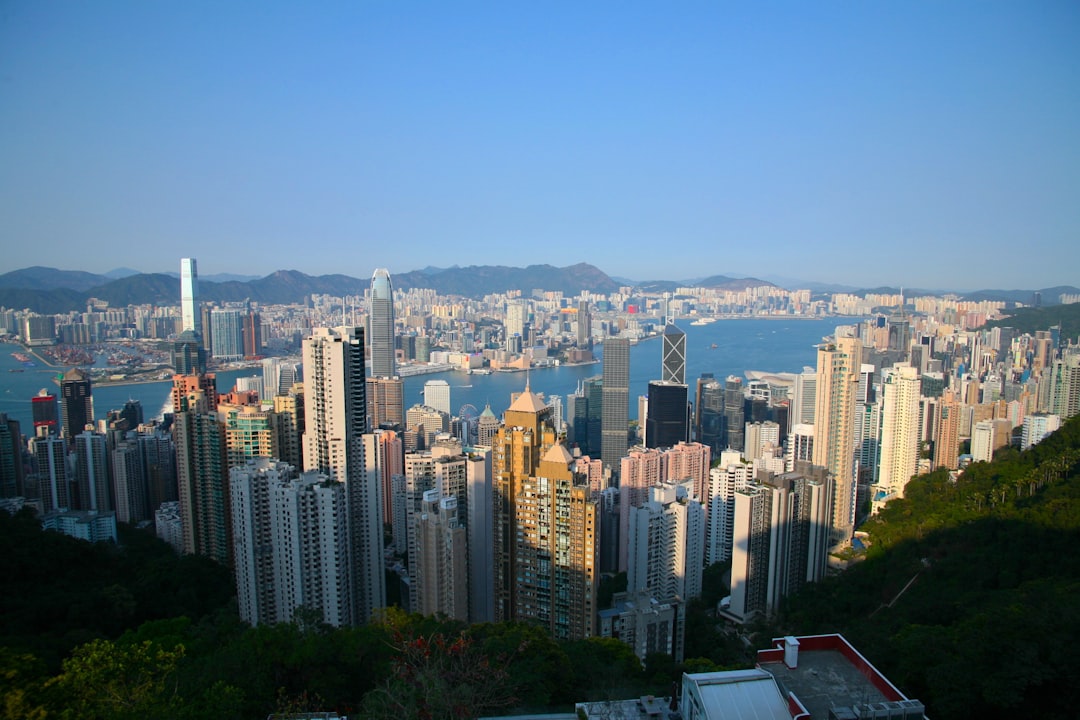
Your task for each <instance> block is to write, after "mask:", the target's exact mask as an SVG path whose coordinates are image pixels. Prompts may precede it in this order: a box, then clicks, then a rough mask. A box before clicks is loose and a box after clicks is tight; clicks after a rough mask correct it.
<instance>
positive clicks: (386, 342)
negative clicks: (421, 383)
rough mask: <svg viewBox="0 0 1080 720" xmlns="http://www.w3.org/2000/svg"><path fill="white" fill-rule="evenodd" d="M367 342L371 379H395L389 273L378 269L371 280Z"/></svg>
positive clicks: (392, 307) (392, 295) (392, 303)
mask: <svg viewBox="0 0 1080 720" xmlns="http://www.w3.org/2000/svg"><path fill="white" fill-rule="evenodd" d="M368 324H369V327H368V332H369V338H368V342H369V343H371V376H372V377H387V378H389V377H394V376H395V375H397V370H396V367H397V362H396V358H395V349H394V288H393V286H392V285H391V284H390V271H389V270H387V269H385V268H377V269H376V270H375V273H374V274H373V275H372V276H371V312H370V313H369V315H368Z"/></svg>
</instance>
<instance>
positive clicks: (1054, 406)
mask: <svg viewBox="0 0 1080 720" xmlns="http://www.w3.org/2000/svg"><path fill="white" fill-rule="evenodd" d="M1047 372H1048V373H1049V375H1050V382H1049V385H1050V403H1049V408H1048V409H1049V411H1050V412H1051V413H1053V414H1054V415H1057V416H1059V417H1060V418H1061V419H1062V420H1067V419H1069V418H1071V417H1072V416H1073V415H1076V414H1080V353H1076V352H1072V353H1070V354H1067V355H1065V357H1063V358H1061V359H1060V360H1054V361H1053V363H1052V364H1050V365H1049V366H1048V368H1047Z"/></svg>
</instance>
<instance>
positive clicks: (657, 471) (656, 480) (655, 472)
mask: <svg viewBox="0 0 1080 720" xmlns="http://www.w3.org/2000/svg"><path fill="white" fill-rule="evenodd" d="M663 455H664V454H663V453H662V452H661V451H660V450H657V449H654V448H646V447H642V446H636V447H632V448H630V449H629V450H627V452H626V455H625V456H624V457H623V458H622V460H620V462H619V487H618V491H619V533H618V536H617V538H615V541H616V543H617V547H618V563H619V564H618V570H619V572H626V569H627V562H628V554H627V553H628V546H627V544H626V539H627V538H628V537H629V532H630V514H631V510H632V509H633V508H636V507H641V506H642V505H644V504H645V503H646V502H648V501H649V493H650V488H653V487H655V486H657V485H659V484H660V483H661V482H662V481H663V480H665V479H666V476H665V474H664V460H663Z"/></svg>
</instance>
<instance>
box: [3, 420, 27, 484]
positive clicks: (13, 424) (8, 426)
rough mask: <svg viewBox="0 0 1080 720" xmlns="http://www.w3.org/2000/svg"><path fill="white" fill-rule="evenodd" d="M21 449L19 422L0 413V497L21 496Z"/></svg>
mask: <svg viewBox="0 0 1080 720" xmlns="http://www.w3.org/2000/svg"><path fill="white" fill-rule="evenodd" d="M22 449H23V444H22V432H21V430H20V428H19V421H18V420H12V419H9V418H8V416H7V413H0V497H5V498H8V497H17V496H20V495H22V494H23V462H22Z"/></svg>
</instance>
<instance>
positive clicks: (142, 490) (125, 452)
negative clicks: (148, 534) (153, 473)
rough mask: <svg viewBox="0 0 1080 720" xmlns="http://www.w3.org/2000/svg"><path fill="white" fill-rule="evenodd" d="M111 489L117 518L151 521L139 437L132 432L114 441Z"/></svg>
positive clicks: (128, 521) (147, 487) (121, 519)
mask: <svg viewBox="0 0 1080 720" xmlns="http://www.w3.org/2000/svg"><path fill="white" fill-rule="evenodd" d="M111 455H112V457H111V463H110V465H111V467H112V480H113V490H114V492H115V494H116V504H115V505H116V519H117V520H119V521H120V522H126V523H131V524H135V523H139V522H142V521H143V520H150V519H151V518H152V517H153V515H152V513H151V508H150V486H149V483H148V482H147V476H146V465H145V461H144V458H143V453H142V448H141V447H140V446H139V442H138V438H137V437H136V435H135V433H134V432H132V433H131V434H130V436H129V438H128V439H125V440H121V441H120V442H118V443H117V444H116V447H115V448H113V450H112V453H111Z"/></svg>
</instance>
